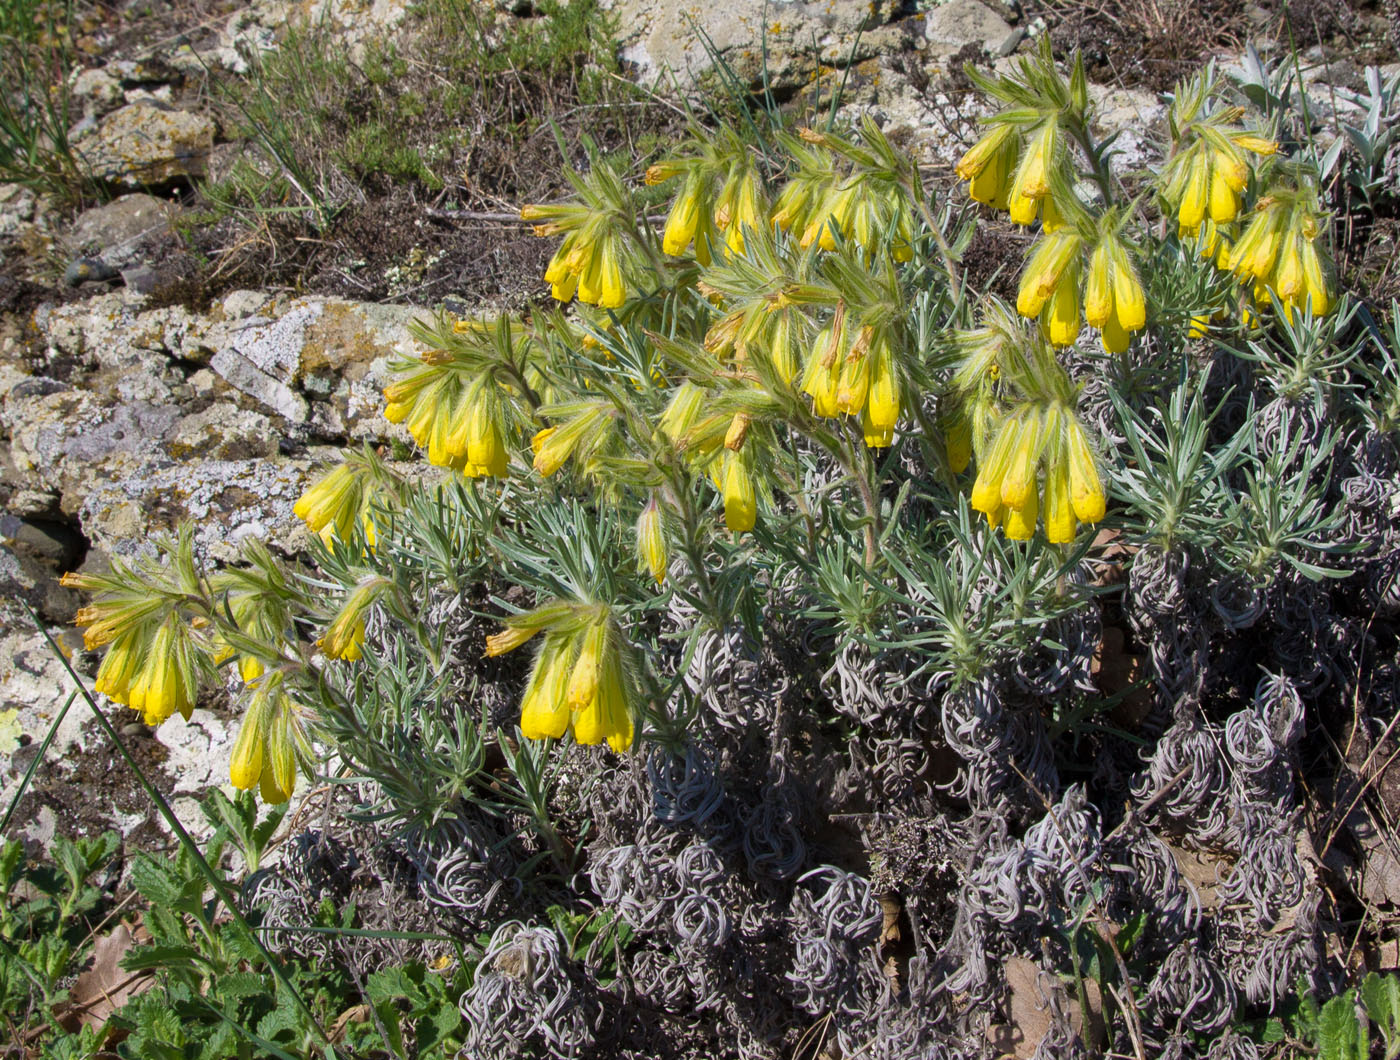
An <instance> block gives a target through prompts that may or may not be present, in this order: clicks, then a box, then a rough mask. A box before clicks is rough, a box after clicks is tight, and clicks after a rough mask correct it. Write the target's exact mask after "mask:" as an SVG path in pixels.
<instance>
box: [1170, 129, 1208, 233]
mask: <svg viewBox="0 0 1400 1060" xmlns="http://www.w3.org/2000/svg"><path fill="white" fill-rule="evenodd" d="M1189 165H1190V169H1189V170H1188V172H1187V177H1186V186H1185V189H1184V190H1183V193H1182V196H1181V205H1180V206H1179V207H1178V208H1177V214H1176V219H1177V222H1178V223H1179V224H1180V225H1181V227H1182V228H1185V229H1186V230H1187V231H1189V232H1194V231H1195V230H1196V229H1197V228H1199V227H1200V225H1201V222H1202V221H1204V220H1205V218H1206V210H1207V208H1208V205H1209V202H1210V156H1209V155H1208V154H1207V153H1206V152H1205V150H1204V149H1203V148H1197V149H1196V151H1194V152H1193V154H1192V158H1191V161H1190V163H1189Z"/></svg>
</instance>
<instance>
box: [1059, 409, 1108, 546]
mask: <svg viewBox="0 0 1400 1060" xmlns="http://www.w3.org/2000/svg"><path fill="white" fill-rule="evenodd" d="M1065 450H1066V453H1067V455H1068V457H1069V461H1068V462H1069V499H1070V504H1071V506H1072V507H1073V508H1074V515H1075V518H1077V519H1078V520H1079V521H1080V522H1081V523H1097V522H1098V521H1099V520H1100V519H1102V518H1103V517H1104V512H1105V511H1106V510H1107V502H1106V501H1105V499H1104V493H1103V483H1102V482H1101V481H1100V480H1099V471H1098V467H1097V465H1096V463H1095V461H1094V454H1093V451H1092V450H1091V449H1090V448H1089V439H1088V438H1087V437H1086V436H1085V434H1084V428H1083V427H1082V426H1081V425H1080V423H1079V421H1078V420H1077V419H1075V418H1074V417H1073V416H1066V417H1065Z"/></svg>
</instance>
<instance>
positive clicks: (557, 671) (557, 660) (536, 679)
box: [520, 634, 577, 740]
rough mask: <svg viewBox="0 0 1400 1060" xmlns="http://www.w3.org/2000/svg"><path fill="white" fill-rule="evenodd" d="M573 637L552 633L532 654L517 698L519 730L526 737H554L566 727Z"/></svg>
mask: <svg viewBox="0 0 1400 1060" xmlns="http://www.w3.org/2000/svg"><path fill="white" fill-rule="evenodd" d="M576 650H577V644H576V642H575V640H573V639H572V638H570V637H567V636H564V635H562V634H551V635H550V636H549V637H548V638H547V639H546V640H545V642H544V645H543V647H541V648H540V653H539V655H537V656H536V657H535V665H534V669H533V670H531V672H530V683H529V684H528V685H526V686H525V696H524V698H523V699H522V700H521V702H520V733H521V735H522V736H524V737H525V738H526V739H527V740H557V739H559V737H561V736H563V735H564V733H566V732H567V731H568V729H569V676H570V674H571V673H572V672H573V668H574V653H575V651H576Z"/></svg>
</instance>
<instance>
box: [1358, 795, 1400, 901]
mask: <svg viewBox="0 0 1400 1060" xmlns="http://www.w3.org/2000/svg"><path fill="white" fill-rule="evenodd" d="M1346 823H1347V827H1348V828H1349V829H1350V830H1351V834H1352V836H1353V838H1354V839H1355V840H1356V845H1357V847H1358V848H1360V851H1361V866H1360V872H1359V874H1358V875H1359V878H1358V879H1357V881H1356V884H1355V889H1356V891H1357V893H1358V894H1360V896H1361V897H1362V898H1363V899H1365V901H1366V902H1367V903H1369V904H1370V905H1373V906H1389V907H1391V908H1400V858H1397V857H1396V856H1395V845H1396V840H1395V838H1394V837H1393V836H1386V835H1385V834H1384V833H1383V832H1382V830H1381V829H1380V828H1378V827H1377V826H1376V823H1375V820H1374V819H1373V818H1372V817H1371V815H1370V814H1369V813H1368V812H1366V811H1365V810H1364V809H1363V808H1361V807H1359V806H1358V807H1357V808H1356V809H1355V810H1353V811H1352V812H1351V813H1350V815H1348V817H1347V822H1346Z"/></svg>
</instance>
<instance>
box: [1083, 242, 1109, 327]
mask: <svg viewBox="0 0 1400 1060" xmlns="http://www.w3.org/2000/svg"><path fill="white" fill-rule="evenodd" d="M1112 313H1113V258H1112V255H1111V254H1110V253H1109V248H1108V243H1107V241H1106V240H1100V241H1099V244H1098V246H1096V247H1095V248H1094V253H1093V254H1091V255H1090V256H1089V279H1088V282H1087V283H1086V284H1085V285H1084V319H1085V320H1086V321H1087V322H1088V324H1089V326H1090V327H1092V328H1102V327H1103V326H1104V325H1105V324H1107V323H1108V318H1109V316H1110V315H1111V314H1112Z"/></svg>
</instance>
